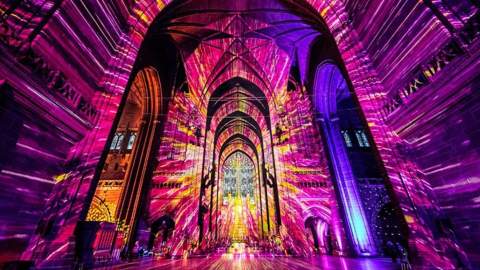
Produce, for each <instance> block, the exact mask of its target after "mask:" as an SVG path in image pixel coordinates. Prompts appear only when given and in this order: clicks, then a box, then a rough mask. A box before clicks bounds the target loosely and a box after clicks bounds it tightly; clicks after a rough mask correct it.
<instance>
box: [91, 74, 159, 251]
mask: <svg viewBox="0 0 480 270" xmlns="http://www.w3.org/2000/svg"><path fill="white" fill-rule="evenodd" d="M161 112H162V88H161V82H160V77H159V75H158V72H157V70H156V69H155V68H153V67H146V68H143V69H141V70H140V71H138V73H137V74H136V75H135V77H134V79H133V81H132V83H131V86H130V88H129V90H128V91H126V94H125V97H124V103H123V104H122V108H121V110H119V119H118V122H117V123H116V126H115V127H114V128H113V129H112V137H111V139H110V140H109V144H107V146H108V148H107V151H108V152H107V155H106V158H105V161H104V162H103V165H102V171H101V174H100V177H99V180H98V185H97V188H96V190H95V195H94V198H93V201H92V203H91V205H90V208H89V210H88V214H87V217H86V221H90V222H109V223H118V224H122V227H123V228H124V229H125V230H126V231H128V234H127V235H126V237H127V239H125V240H126V242H127V246H128V248H131V247H132V246H133V243H134V241H133V240H132V239H134V237H135V231H136V226H137V224H138V221H139V219H138V216H139V214H140V211H141V207H140V206H141V200H142V198H143V197H144V192H142V191H143V190H145V187H146V185H147V179H148V174H149V170H148V169H147V168H148V167H149V166H150V164H149V162H150V160H151V159H152V156H153V151H152V147H153V145H154V144H155V140H154V139H155V136H156V134H158V131H159V127H160V119H161Z"/></svg>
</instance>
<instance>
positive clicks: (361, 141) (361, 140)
mask: <svg viewBox="0 0 480 270" xmlns="http://www.w3.org/2000/svg"><path fill="white" fill-rule="evenodd" d="M355 136H356V137H357V141H358V145H359V146H360V147H370V143H369V142H368V138H367V134H365V132H364V131H363V130H357V131H355Z"/></svg>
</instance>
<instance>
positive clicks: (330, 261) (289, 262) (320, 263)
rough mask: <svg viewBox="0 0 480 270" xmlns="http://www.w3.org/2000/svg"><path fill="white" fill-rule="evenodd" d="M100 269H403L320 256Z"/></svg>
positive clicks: (142, 263) (165, 261)
mask: <svg viewBox="0 0 480 270" xmlns="http://www.w3.org/2000/svg"><path fill="white" fill-rule="evenodd" d="M100 269H104V270H107V269H112V270H113V269H119V270H126V269H132V270H133V269H142V270H153V269H172V270H176V269H182V270H183V269H186V270H194V269H202V270H207V269H209V270H210V269H211V270H227V269H233V270H259V269H267V270H310V269H321V270H347V269H355V270H397V269H400V265H398V264H394V263H391V262H390V260H388V259H373V258H357V259H353V258H342V257H331V256H321V257H313V258H292V257H269V256H260V257H256V256H253V255H252V256H249V255H248V254H247V255H238V256H234V255H233V254H224V255H222V256H212V257H207V258H192V259H177V260H170V259H159V260H154V261H152V260H148V261H147V260H144V261H135V262H130V263H124V264H121V265H117V266H112V267H107V268H100Z"/></svg>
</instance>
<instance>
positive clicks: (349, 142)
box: [342, 130, 353, 147]
mask: <svg viewBox="0 0 480 270" xmlns="http://www.w3.org/2000/svg"><path fill="white" fill-rule="evenodd" d="M342 136H343V140H344V141H345V144H346V145H347V147H352V146H353V145H352V139H350V135H349V134H348V131H347V130H342Z"/></svg>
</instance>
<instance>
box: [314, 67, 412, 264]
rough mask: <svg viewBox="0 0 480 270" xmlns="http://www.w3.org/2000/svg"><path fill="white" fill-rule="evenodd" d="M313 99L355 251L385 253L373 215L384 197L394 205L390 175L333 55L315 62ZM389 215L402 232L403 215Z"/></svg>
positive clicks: (383, 239)
mask: <svg viewBox="0 0 480 270" xmlns="http://www.w3.org/2000/svg"><path fill="white" fill-rule="evenodd" d="M313 103H314V107H315V111H316V114H317V116H316V120H317V123H318V125H319V126H320V128H321V131H322V134H323V137H324V142H325V145H326V147H327V149H328V157H329V161H330V169H331V172H332V174H333V176H334V179H335V183H336V185H337V194H338V197H339V200H340V201H341V205H342V208H343V213H344V217H345V222H346V224H347V231H348V232H349V237H350V240H351V242H352V244H353V248H354V250H355V253H356V254H358V255H361V256H371V255H378V254H380V255H382V254H383V250H382V249H383V248H382V245H383V244H382V243H383V242H385V241H386V239H385V237H384V235H383V234H381V233H379V230H380V229H379V227H378V226H377V224H376V220H375V218H373V216H374V215H375V214H376V213H375V209H378V208H380V207H379V205H381V204H383V203H384V202H390V204H389V205H392V206H393V203H392V201H393V200H392V198H391V196H392V195H391V193H390V191H389V190H388V189H387V188H388V183H387V182H386V181H388V179H387V177H386V173H385V168H384V167H383V164H382V162H381V160H380V158H379V156H378V153H377V150H376V148H375V144H374V142H373V140H372V138H371V136H370V132H369V128H368V126H367V125H366V122H365V120H364V119H363V116H362V113H361V110H360V107H359V105H358V103H357V101H356V99H355V96H354V93H353V92H352V91H351V90H350V86H349V84H348V81H347V80H346V77H345V75H344V72H342V71H341V69H340V68H339V66H338V65H337V63H336V62H334V61H333V60H324V61H323V62H321V63H320V64H318V66H316V67H315V72H314V83H313ZM390 218H392V220H390V221H389V222H392V223H396V224H397V226H396V228H395V230H396V231H395V235H397V234H398V235H400V233H401V231H402V230H401V229H400V228H401V227H404V226H405V223H404V220H403V218H402V217H401V215H394V216H391V217H390ZM402 237H403V238H404V239H406V238H405V236H403V235H402Z"/></svg>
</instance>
